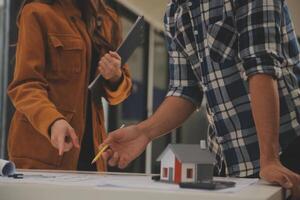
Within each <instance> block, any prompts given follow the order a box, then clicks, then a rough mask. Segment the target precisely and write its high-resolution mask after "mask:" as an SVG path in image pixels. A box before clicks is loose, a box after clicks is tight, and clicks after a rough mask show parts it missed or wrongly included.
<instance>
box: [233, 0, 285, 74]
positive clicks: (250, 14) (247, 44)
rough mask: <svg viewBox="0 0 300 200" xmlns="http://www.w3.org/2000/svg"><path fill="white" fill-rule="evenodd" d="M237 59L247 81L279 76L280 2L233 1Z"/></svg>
mask: <svg viewBox="0 0 300 200" xmlns="http://www.w3.org/2000/svg"><path fill="white" fill-rule="evenodd" d="M234 2H235V3H234V4H235V5H234V6H235V8H234V9H235V12H236V26H237V31H238V35H239V46H238V48H239V57H240V59H241V60H242V63H243V69H244V71H245V75H246V77H247V78H249V77H250V76H253V75H255V74H268V75H270V76H272V77H274V78H275V79H279V78H280V77H281V76H282V70H281V66H282V65H283V61H284V59H283V54H282V45H281V20H282V1H281V0H253V1H243V0H235V1H234Z"/></svg>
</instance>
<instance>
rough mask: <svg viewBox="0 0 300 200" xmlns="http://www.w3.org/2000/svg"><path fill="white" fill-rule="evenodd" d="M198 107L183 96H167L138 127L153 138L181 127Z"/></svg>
mask: <svg viewBox="0 0 300 200" xmlns="http://www.w3.org/2000/svg"><path fill="white" fill-rule="evenodd" d="M195 109H196V107H195V106H194V104H192V103H191V102H190V101H188V100H186V99H184V98H181V97H167V98H166V99H165V100H164V102H163V103H162V104H161V106H160V107H159V108H158V110H157V111H156V112H155V113H154V115H152V116H151V117H150V118H149V119H147V120H145V121H143V122H141V123H140V124H139V125H138V128H139V129H140V130H141V131H142V132H144V133H146V134H147V136H148V137H149V138H150V139H151V140H152V139H154V138H157V137H160V136H162V135H164V134H166V133H168V132H170V131H171V130H173V129H175V128H177V127H179V126H180V125H181V124H182V123H183V122H184V121H185V120H186V119H187V118H188V117H189V116H190V115H191V114H192V113H193V112H194V111H195Z"/></svg>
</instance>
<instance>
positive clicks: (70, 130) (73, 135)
mask: <svg viewBox="0 0 300 200" xmlns="http://www.w3.org/2000/svg"><path fill="white" fill-rule="evenodd" d="M68 133H69V136H70V137H71V139H72V143H73V145H74V146H75V147H76V148H80V145H79V141H78V137H77V135H76V133H75V130H74V129H73V128H72V127H69V128H68Z"/></svg>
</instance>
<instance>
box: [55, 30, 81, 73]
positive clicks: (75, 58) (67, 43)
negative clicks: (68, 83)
mask: <svg viewBox="0 0 300 200" xmlns="http://www.w3.org/2000/svg"><path fill="white" fill-rule="evenodd" d="M83 61H84V43H83V41H82V39H81V38H79V37H76V36H70V35H58V34H57V35H56V34H51V35H49V64H50V66H49V70H50V72H52V73H54V74H56V75H68V76H69V75H74V74H79V73H80V72H81V71H82V68H83Z"/></svg>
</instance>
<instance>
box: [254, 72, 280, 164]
mask: <svg viewBox="0 0 300 200" xmlns="http://www.w3.org/2000/svg"><path fill="white" fill-rule="evenodd" d="M249 87H250V96H251V107H252V114H253V117H254V121H255V126H256V131H257V134H258V140H259V148H260V164H261V166H264V165H265V164H266V163H268V162H273V161H278V153H279V95H278V89H277V87H278V86H277V81H276V80H274V79H273V78H272V77H271V76H268V75H262V74H259V75H254V76H252V77H250V80H249Z"/></svg>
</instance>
